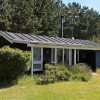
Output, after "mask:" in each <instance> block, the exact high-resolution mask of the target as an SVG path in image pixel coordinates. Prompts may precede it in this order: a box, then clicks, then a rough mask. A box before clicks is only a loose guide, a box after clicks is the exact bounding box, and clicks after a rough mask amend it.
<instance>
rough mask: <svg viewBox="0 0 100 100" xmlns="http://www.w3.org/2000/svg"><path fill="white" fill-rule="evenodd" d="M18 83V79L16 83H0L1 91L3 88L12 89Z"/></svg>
mask: <svg viewBox="0 0 100 100" xmlns="http://www.w3.org/2000/svg"><path fill="white" fill-rule="evenodd" d="M17 83H18V79H17V80H14V81H8V82H0V89H3V88H10V87H12V86H14V85H16V84H17Z"/></svg>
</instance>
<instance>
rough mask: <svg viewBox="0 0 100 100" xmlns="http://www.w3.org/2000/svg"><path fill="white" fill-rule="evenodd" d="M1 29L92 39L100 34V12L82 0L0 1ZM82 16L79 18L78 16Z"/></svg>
mask: <svg viewBox="0 0 100 100" xmlns="http://www.w3.org/2000/svg"><path fill="white" fill-rule="evenodd" d="M0 11H1V12H0V13H1V14H0V30H4V31H12V32H20V33H27V34H30V33H31V34H39V35H47V36H61V16H63V17H64V37H68V38H70V37H72V29H73V33H74V35H73V36H74V37H75V38H81V39H90V38H91V37H92V36H94V35H95V36H96V35H97V34H99V33H100V28H99V27H100V15H99V13H98V12H97V11H95V10H93V9H89V8H88V7H86V6H83V7H82V6H81V5H80V4H78V3H75V2H73V3H69V4H68V5H65V4H63V3H62V0H3V2H2V3H0ZM75 16H78V17H75Z"/></svg>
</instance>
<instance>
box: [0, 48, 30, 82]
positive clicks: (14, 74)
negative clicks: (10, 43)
mask: <svg viewBox="0 0 100 100" xmlns="http://www.w3.org/2000/svg"><path fill="white" fill-rule="evenodd" d="M30 58H31V54H30V53H29V52H25V51H22V50H19V49H12V48H9V47H5V48H1V49H0V83H4V82H5V83H9V82H12V80H16V79H17V78H18V77H19V76H20V75H22V74H23V73H24V72H25V71H26V70H27V68H28V67H27V66H28V65H29V61H30Z"/></svg>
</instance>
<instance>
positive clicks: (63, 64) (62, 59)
mask: <svg viewBox="0 0 100 100" xmlns="http://www.w3.org/2000/svg"><path fill="white" fill-rule="evenodd" d="M62 57H63V59H62V61H63V65H64V48H63V54H62Z"/></svg>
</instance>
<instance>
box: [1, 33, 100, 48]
mask: <svg viewBox="0 0 100 100" xmlns="http://www.w3.org/2000/svg"><path fill="white" fill-rule="evenodd" d="M0 36H2V37H3V38H5V39H6V40H8V41H9V42H10V43H23V44H47V45H49V44H51V45H62V46H64V45H66V46H67V45H70V46H85V47H94V48H100V44H97V43H95V42H93V41H89V40H80V39H70V38H60V37H48V36H40V35H29V34H21V33H11V32H4V31H0Z"/></svg>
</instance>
